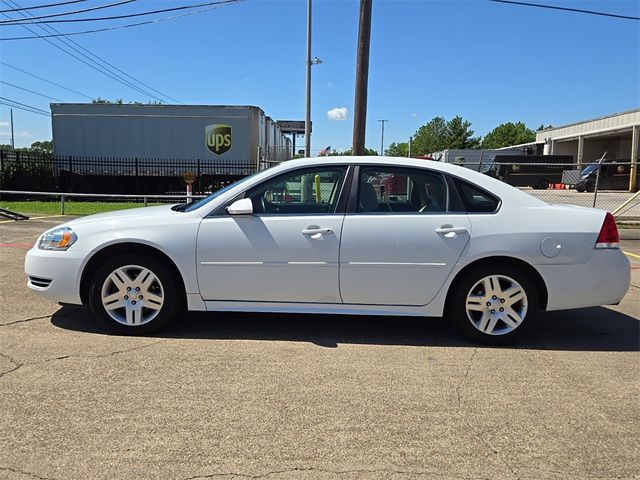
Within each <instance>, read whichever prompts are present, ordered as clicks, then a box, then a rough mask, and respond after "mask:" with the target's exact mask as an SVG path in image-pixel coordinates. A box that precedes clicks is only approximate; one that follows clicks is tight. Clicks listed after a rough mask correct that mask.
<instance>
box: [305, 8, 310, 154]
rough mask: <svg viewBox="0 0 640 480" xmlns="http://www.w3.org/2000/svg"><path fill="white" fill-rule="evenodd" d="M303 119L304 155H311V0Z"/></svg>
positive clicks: (308, 20) (308, 19)
mask: <svg viewBox="0 0 640 480" xmlns="http://www.w3.org/2000/svg"><path fill="white" fill-rule="evenodd" d="M306 115H307V116H306V118H305V121H304V156H305V157H307V158H309V157H310V156H311V0H307V113H306Z"/></svg>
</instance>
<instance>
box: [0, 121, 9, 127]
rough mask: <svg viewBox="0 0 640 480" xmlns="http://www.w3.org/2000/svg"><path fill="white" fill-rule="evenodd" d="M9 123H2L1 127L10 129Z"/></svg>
mask: <svg viewBox="0 0 640 480" xmlns="http://www.w3.org/2000/svg"><path fill="white" fill-rule="evenodd" d="M8 126H9V122H0V127H8Z"/></svg>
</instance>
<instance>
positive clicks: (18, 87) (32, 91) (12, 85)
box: [0, 80, 64, 102]
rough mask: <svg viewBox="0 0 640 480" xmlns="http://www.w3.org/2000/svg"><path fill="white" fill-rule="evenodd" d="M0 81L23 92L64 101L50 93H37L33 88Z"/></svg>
mask: <svg viewBox="0 0 640 480" xmlns="http://www.w3.org/2000/svg"><path fill="white" fill-rule="evenodd" d="M0 83H2V84H3V85H8V86H9V87H13V88H17V89H19V90H24V91H25V92H29V93H33V94H34V95H39V96H41V97H44V98H49V99H51V100H55V101H56V102H64V100H60V99H59V98H55V97H52V96H50V95H45V94H44V93H39V92H36V91H34V90H29V89H28V88H24V87H20V86H18V85H14V84H13V83H9V82H5V81H4V80H0Z"/></svg>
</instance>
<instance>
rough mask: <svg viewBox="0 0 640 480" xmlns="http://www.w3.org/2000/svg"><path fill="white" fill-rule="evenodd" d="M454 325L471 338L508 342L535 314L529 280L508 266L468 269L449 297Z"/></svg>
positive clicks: (534, 294)
mask: <svg viewBox="0 0 640 480" xmlns="http://www.w3.org/2000/svg"><path fill="white" fill-rule="evenodd" d="M452 302H453V303H452V314H453V321H454V323H455V325H456V326H457V327H458V328H459V329H460V330H462V331H463V332H464V333H465V334H467V335H468V336H469V337H471V338H472V339H474V340H476V341H479V342H482V343H486V344H489V345H504V344H508V343H511V342H512V341H514V340H515V339H516V338H517V337H518V336H520V335H521V334H522V333H523V332H524V330H525V329H526V328H528V326H529V324H530V323H531V319H532V318H533V317H535V316H536V315H537V314H538V313H539V306H538V305H539V301H538V292H537V289H536V287H535V285H534V284H533V282H532V281H531V280H530V279H529V278H528V277H527V276H526V275H525V274H524V273H522V272H521V271H520V270H519V269H517V268H514V267H512V266H510V265H495V266H494V265H487V266H484V267H480V268H477V269H475V270H473V271H471V272H470V273H469V274H468V275H467V276H466V277H465V278H463V279H462V281H461V282H460V283H459V284H458V286H457V288H456V291H455V292H454V295H453V298H452Z"/></svg>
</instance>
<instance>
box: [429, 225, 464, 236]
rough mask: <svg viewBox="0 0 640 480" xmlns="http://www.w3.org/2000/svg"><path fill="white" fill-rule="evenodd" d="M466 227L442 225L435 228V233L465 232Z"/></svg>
mask: <svg viewBox="0 0 640 480" xmlns="http://www.w3.org/2000/svg"><path fill="white" fill-rule="evenodd" d="M468 231H469V230H467V228H466V227H454V226H453V225H442V226H441V227H440V228H436V233H444V234H447V233H467V232H468Z"/></svg>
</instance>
